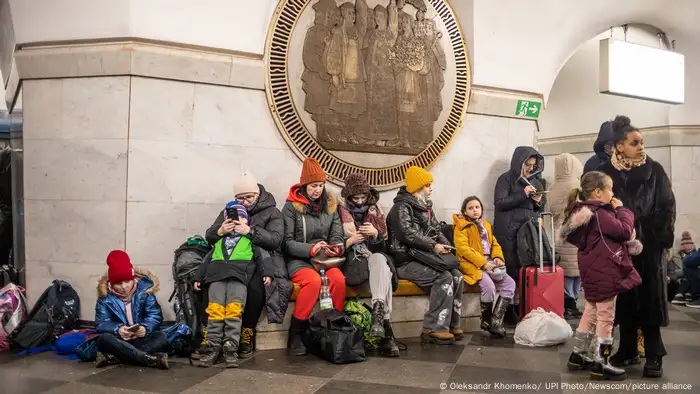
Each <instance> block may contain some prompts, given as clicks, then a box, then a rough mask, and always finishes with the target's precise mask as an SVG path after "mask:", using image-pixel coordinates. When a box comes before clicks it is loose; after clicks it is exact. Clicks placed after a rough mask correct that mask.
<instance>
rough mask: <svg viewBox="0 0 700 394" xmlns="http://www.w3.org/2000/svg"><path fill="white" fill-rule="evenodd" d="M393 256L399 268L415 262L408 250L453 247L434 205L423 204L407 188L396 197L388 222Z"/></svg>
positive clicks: (400, 190) (428, 250) (403, 188)
mask: <svg viewBox="0 0 700 394" xmlns="http://www.w3.org/2000/svg"><path fill="white" fill-rule="evenodd" d="M386 225H387V233H388V238H389V254H390V255H391V256H392V257H393V258H394V264H395V265H396V266H397V267H400V266H401V265H403V264H405V263H407V262H409V261H411V260H413V258H412V257H411V256H410V255H409V254H408V250H409V249H411V248H413V249H418V250H424V251H426V252H432V251H433V248H434V247H435V245H436V244H443V245H451V244H452V243H451V242H450V241H448V240H447V238H445V236H444V235H443V234H442V231H440V222H438V220H437V218H435V215H434V214H433V209H432V203H431V202H428V205H427V206H426V205H424V204H422V203H421V202H420V201H418V199H417V198H415V197H414V196H413V195H412V194H411V193H409V192H407V191H406V187H405V186H403V187H401V189H399V192H398V194H397V195H396V197H395V198H394V206H393V207H392V208H391V210H390V211H389V215H388V216H387V219H386Z"/></svg>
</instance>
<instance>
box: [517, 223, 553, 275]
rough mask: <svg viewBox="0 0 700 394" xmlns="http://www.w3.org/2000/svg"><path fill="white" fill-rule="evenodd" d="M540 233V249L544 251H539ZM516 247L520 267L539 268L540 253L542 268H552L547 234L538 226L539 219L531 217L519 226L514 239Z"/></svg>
mask: <svg viewBox="0 0 700 394" xmlns="http://www.w3.org/2000/svg"><path fill="white" fill-rule="evenodd" d="M540 231H542V247H543V249H544V250H542V251H540V238H539V236H540V235H539V232H540ZM516 246H517V253H518V259H519V260H520V265H521V266H522V267H530V266H538V267H539V265H540V253H542V260H543V262H544V266H545V267H546V266H550V267H551V266H552V261H553V256H552V246H551V244H550V243H549V238H548V237H547V233H546V232H545V231H543V230H542V226H540V225H539V217H533V218H531V219H530V220H528V221H527V222H525V223H523V225H522V226H520V228H519V229H518V234H517V238H516Z"/></svg>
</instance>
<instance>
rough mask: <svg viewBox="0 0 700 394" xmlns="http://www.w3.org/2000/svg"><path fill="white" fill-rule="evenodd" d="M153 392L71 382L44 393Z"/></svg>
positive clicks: (126, 393) (118, 393)
mask: <svg viewBox="0 0 700 394" xmlns="http://www.w3.org/2000/svg"><path fill="white" fill-rule="evenodd" d="M76 393H84V394H155V393H154V392H153V391H140V390H138V391H137V390H128V389H122V388H119V387H108V386H100V385H96V384H86V383H80V382H71V383H68V384H65V385H63V386H59V387H56V388H53V389H51V390H49V391H47V392H46V393H44V394H76Z"/></svg>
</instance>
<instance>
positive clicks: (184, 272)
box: [168, 236, 211, 356]
mask: <svg viewBox="0 0 700 394" xmlns="http://www.w3.org/2000/svg"><path fill="white" fill-rule="evenodd" d="M210 250H211V248H210V247H209V245H207V243H206V241H204V239H203V238H202V237H201V236H194V237H192V238H190V239H188V240H187V242H185V243H184V244H182V245H180V247H179V248H178V249H177V250H176V251H175V259H174V261H173V282H174V283H173V293H172V294H171V295H170V299H168V302H172V303H173V310H174V311H175V321H176V322H177V323H185V324H187V326H188V327H190V329H192V336H191V337H190V339H189V341H186V342H182V341H180V342H178V343H175V344H173V347H175V348H176V351H177V352H178V353H180V354H181V355H183V356H184V355H189V353H191V352H192V351H193V350H194V347H195V346H197V345H198V344H199V343H200V342H201V341H202V338H203V337H204V325H205V324H206V317H205V314H204V308H203V305H204V301H205V300H204V299H203V296H202V292H201V291H199V292H198V291H195V290H194V282H195V281H196V279H197V278H196V275H197V271H198V270H199V266H200V264H202V261H203V260H204V257H205V256H206V255H207V254H208V253H209V251H210Z"/></svg>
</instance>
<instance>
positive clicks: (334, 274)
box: [292, 268, 345, 320]
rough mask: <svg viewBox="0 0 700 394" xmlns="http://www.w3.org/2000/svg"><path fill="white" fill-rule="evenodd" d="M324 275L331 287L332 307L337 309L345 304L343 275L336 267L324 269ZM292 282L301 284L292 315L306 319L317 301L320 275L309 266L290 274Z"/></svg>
mask: <svg viewBox="0 0 700 394" xmlns="http://www.w3.org/2000/svg"><path fill="white" fill-rule="evenodd" d="M326 276H327V277H328V282H329V285H330V288H331V298H332V299H333V307H334V308H335V309H337V310H339V311H342V310H343V307H344V306H345V275H343V273H342V272H341V271H340V270H339V269H338V268H331V269H328V270H326ZM292 282H294V283H298V284H299V285H300V286H301V290H299V295H298V296H297V305H296V307H295V308H294V317H295V318H297V319H299V320H307V319H308V318H309V315H310V314H311V311H312V310H313V309H314V305H316V301H318V293H319V292H320V291H321V275H320V274H319V273H318V272H316V270H314V269H311V268H302V269H300V270H299V271H297V272H296V273H295V274H294V275H292Z"/></svg>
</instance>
